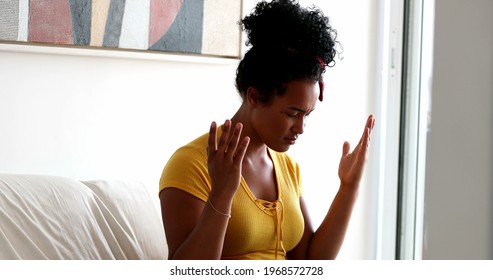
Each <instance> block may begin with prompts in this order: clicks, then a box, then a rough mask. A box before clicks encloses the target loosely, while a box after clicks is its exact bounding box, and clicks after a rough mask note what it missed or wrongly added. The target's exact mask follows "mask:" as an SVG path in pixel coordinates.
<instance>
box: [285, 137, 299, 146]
mask: <svg viewBox="0 0 493 280" xmlns="http://www.w3.org/2000/svg"><path fill="white" fill-rule="evenodd" d="M284 139H285V140H286V141H288V142H289V144H290V145H294V144H295V143H296V140H297V139H298V136H292V137H284Z"/></svg>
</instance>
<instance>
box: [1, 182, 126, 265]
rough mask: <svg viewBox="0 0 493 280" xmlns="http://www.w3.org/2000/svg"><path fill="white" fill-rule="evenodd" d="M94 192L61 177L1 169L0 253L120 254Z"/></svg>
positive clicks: (89, 256) (17, 256)
mask: <svg viewBox="0 0 493 280" xmlns="http://www.w3.org/2000/svg"><path fill="white" fill-rule="evenodd" d="M115 244H117V240H116V238H114V236H113V234H112V232H111V229H110V227H109V226H108V225H107V223H106V220H105V217H104V216H103V213H102V211H101V209H100V206H99V204H98V203H97V201H96V198H95V197H94V194H93V192H92V191H91V190H90V189H88V188H87V187H86V186H85V185H84V184H82V183H80V182H78V181H75V180H71V179H68V178H62V177H53V176H37V175H8V174H7V175H6V174H0V248H2V249H1V250H0V259H115V258H120V257H123V255H121V254H119V252H114V251H112V249H111V247H112V246H114V245H115Z"/></svg>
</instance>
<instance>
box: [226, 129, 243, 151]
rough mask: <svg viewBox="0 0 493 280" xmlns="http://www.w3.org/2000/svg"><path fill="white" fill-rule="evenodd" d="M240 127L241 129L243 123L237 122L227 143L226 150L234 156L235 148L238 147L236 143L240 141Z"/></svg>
mask: <svg viewBox="0 0 493 280" xmlns="http://www.w3.org/2000/svg"><path fill="white" fill-rule="evenodd" d="M242 129H243V124H241V123H237V124H236V126H235V130H234V134H233V137H232V138H231V140H230V142H229V145H228V151H231V153H229V154H230V155H231V157H234V156H235V154H236V148H237V147H238V143H239V142H240V136H241V130H242Z"/></svg>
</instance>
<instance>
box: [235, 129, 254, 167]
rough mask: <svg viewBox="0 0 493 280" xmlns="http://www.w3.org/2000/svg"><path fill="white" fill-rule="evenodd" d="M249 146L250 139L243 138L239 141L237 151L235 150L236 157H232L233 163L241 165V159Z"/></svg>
mask: <svg viewBox="0 0 493 280" xmlns="http://www.w3.org/2000/svg"><path fill="white" fill-rule="evenodd" d="M249 144H250V137H248V136H246V137H245V138H243V140H242V141H241V144H240V146H239V147H238V150H236V155H235V157H234V162H235V164H238V165H239V164H241V163H242V162H243V158H244V157H245V153H246V151H247V149H248V145H249Z"/></svg>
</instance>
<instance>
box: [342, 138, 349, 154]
mask: <svg viewBox="0 0 493 280" xmlns="http://www.w3.org/2000/svg"><path fill="white" fill-rule="evenodd" d="M350 149H351V145H350V144H349V142H348V141H345V142H344V144H343V145H342V157H345V156H347V155H348V154H349V151H350Z"/></svg>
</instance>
